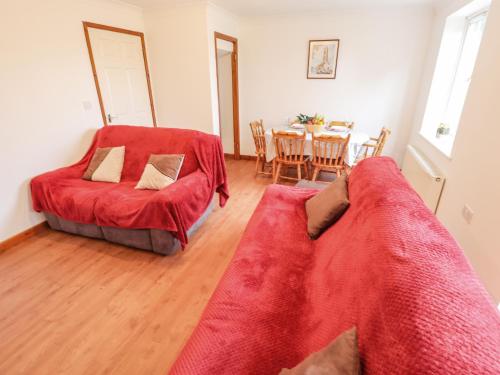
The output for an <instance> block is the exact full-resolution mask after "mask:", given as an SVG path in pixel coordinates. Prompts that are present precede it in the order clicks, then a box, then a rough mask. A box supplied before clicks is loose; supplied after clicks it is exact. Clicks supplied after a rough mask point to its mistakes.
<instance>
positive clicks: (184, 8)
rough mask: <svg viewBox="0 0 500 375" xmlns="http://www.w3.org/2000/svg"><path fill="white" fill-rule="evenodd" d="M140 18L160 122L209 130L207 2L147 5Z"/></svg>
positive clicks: (167, 124)
mask: <svg viewBox="0 0 500 375" xmlns="http://www.w3.org/2000/svg"><path fill="white" fill-rule="evenodd" d="M144 19H145V24H146V33H145V35H146V41H147V47H148V56H149V60H150V65H151V75H152V77H153V83H152V85H153V93H154V98H155V105H156V110H157V117H158V125H159V126H166V127H176V128H191V129H196V130H201V131H204V132H207V133H212V132H213V130H214V126H213V117H212V88H211V86H210V85H211V80H210V66H209V64H208V61H209V55H208V53H209V46H208V44H207V6H206V4H204V3H203V2H193V3H188V4H185V5H178V6H170V7H166V8H148V9H146V10H145V11H144ZM212 44H214V42H213V38H212Z"/></svg>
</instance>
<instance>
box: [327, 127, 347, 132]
mask: <svg viewBox="0 0 500 375" xmlns="http://www.w3.org/2000/svg"><path fill="white" fill-rule="evenodd" d="M325 129H326V130H328V131H331V132H335V133H347V132H348V131H349V128H347V127H345V126H328V125H327V126H325Z"/></svg>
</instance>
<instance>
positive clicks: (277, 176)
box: [274, 163, 281, 184]
mask: <svg viewBox="0 0 500 375" xmlns="http://www.w3.org/2000/svg"><path fill="white" fill-rule="evenodd" d="M280 173H281V163H278V168H276V174H275V175H274V183H275V184H277V183H278V180H279V178H280Z"/></svg>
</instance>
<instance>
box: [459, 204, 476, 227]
mask: <svg viewBox="0 0 500 375" xmlns="http://www.w3.org/2000/svg"><path fill="white" fill-rule="evenodd" d="M462 216H463V217H464V219H465V221H466V222H467V224H470V223H472V219H473V218H474V211H472V208H470V207H469V205H467V204H466V205H465V206H464V208H462Z"/></svg>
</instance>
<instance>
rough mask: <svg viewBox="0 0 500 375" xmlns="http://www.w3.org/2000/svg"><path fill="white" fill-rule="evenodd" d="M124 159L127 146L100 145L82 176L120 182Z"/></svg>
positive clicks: (94, 179)
mask: <svg viewBox="0 0 500 375" xmlns="http://www.w3.org/2000/svg"><path fill="white" fill-rule="evenodd" d="M124 160H125V147H123V146H122V147H105V148H99V147H98V148H96V150H95V152H94V155H93V156H92V160H90V164H89V166H88V167H87V170H86V171H85V173H84V174H83V177H82V178H83V179H84V180H89V181H101V182H114V183H118V182H120V179H121V176H122V170H123V162H124Z"/></svg>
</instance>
